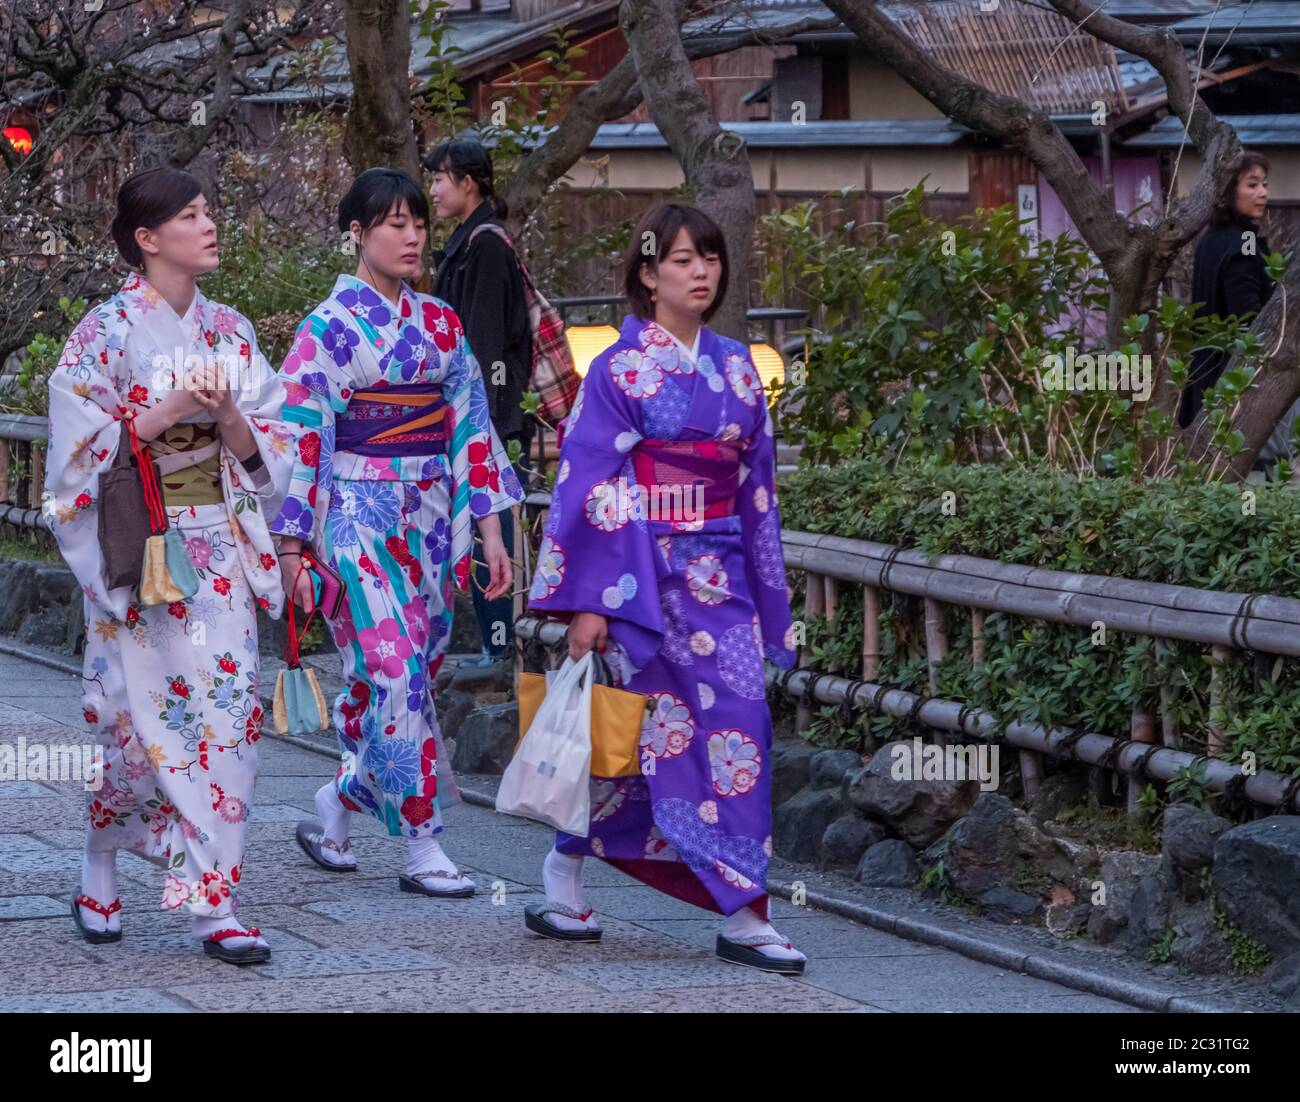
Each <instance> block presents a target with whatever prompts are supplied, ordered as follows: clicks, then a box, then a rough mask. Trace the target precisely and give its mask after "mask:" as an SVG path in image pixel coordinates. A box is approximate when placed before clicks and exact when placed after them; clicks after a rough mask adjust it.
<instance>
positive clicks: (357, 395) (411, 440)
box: [334, 383, 447, 459]
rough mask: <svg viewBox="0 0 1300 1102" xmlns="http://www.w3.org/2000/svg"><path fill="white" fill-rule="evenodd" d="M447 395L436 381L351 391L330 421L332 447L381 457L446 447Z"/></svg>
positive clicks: (436, 452) (441, 450) (427, 452)
mask: <svg viewBox="0 0 1300 1102" xmlns="http://www.w3.org/2000/svg"><path fill="white" fill-rule="evenodd" d="M446 417H447V400H446V399H445V398H443V396H442V387H441V386H440V385H439V384H437V383H431V384H427V385H421V386H391V387H382V388H380V389H377V390H357V391H353V393H352V399H351V401H349V402H348V408H347V409H346V410H344V411H343V414H342V416H341V417H340V418H339V420H338V424H337V426H336V432H337V435H336V436H335V439H334V447H335V449H336V450H338V451H346V452H354V453H355V454H357V455H365V456H373V457H375V458H379V459H387V458H391V457H393V456H401V455H441V454H442V453H444V452H446V450H447V431H446V424H447V421H446Z"/></svg>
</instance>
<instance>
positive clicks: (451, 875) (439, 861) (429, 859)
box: [406, 838, 474, 892]
mask: <svg viewBox="0 0 1300 1102" xmlns="http://www.w3.org/2000/svg"><path fill="white" fill-rule="evenodd" d="M422 872H423V873H428V872H444V873H447V874H448V876H447V877H442V876H429V877H423V876H417V875H416V874H417V873H422ZM406 875H407V876H414V877H415V878H416V879H417V880H419V881H420V883H421V884H423V885H424V886H425V887H426V888H429V889H430V890H431V891H435V892H449V891H456V890H458V889H460V888H472V887H474V881H473V880H471V879H470V878H469V877H468V876H466V875H464V873H462V872H461V871H460V870H459V869H458V868H456V865H455V863H454V862H453V861H452V859H451V858H450V857H448V856H447V855H446V854H445V853H443V851H442V846H441V845H439V844H438V839H437V838H408V839H407V842H406Z"/></svg>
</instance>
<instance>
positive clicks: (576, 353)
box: [564, 325, 618, 377]
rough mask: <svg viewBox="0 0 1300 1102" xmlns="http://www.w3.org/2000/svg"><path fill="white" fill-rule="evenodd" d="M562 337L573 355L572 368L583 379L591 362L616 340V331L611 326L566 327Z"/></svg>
mask: <svg viewBox="0 0 1300 1102" xmlns="http://www.w3.org/2000/svg"><path fill="white" fill-rule="evenodd" d="M564 336H565V338H566V339H567V340H568V342H569V351H570V352H571V353H572V354H573V366H574V367H575V368H576V369H577V371H578V374H579V375H582V376H584V377H585V376H586V374H587V368H589V367H590V366H591V361H592V360H594V359H595V358H596V357H597V356H599V355H600V354H601V353H602V352H604V351H605V349H607V348H608V347H609V346H610V345H611V344H613V343H614V342H615V341H616V340H618V330H617V329H615V328H614V327H613V326H612V325H566V326H565V327H564Z"/></svg>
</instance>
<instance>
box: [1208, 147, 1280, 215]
mask: <svg viewBox="0 0 1300 1102" xmlns="http://www.w3.org/2000/svg"><path fill="white" fill-rule="evenodd" d="M1253 168H1262V169H1263V170H1264V172H1265V173H1267V172H1268V158H1267V157H1265V156H1264V154H1262V153H1255V152H1254V151H1252V150H1247V151H1246V152H1245V153H1244V154H1242V158H1241V164H1240V165H1239V166H1238V168H1237V171H1236V172H1234V173H1233V175H1232V179H1231V180H1229V181H1228V185H1227V186H1226V187H1225V188H1224V189H1223V193H1222V194H1221V195H1220V196H1219V198H1218V201H1217V202H1216V203H1215V204H1214V221H1215V222H1216V223H1217V222H1235V221H1237V220H1238V219H1239V218H1240V217H1241V215H1239V214H1238V213H1237V185H1238V184H1239V183H1241V178H1242V177H1243V176H1245V175H1246V173H1248V172H1249V171H1250V170H1251V169H1253Z"/></svg>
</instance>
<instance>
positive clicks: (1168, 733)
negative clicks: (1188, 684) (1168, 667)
mask: <svg viewBox="0 0 1300 1102" xmlns="http://www.w3.org/2000/svg"><path fill="white" fill-rule="evenodd" d="M1173 701H1174V694H1173V690H1172V689H1170V688H1169V686H1168V685H1161V686H1160V741H1161V742H1163V743H1164V744H1165V745H1166V746H1178V745H1179V743H1180V742H1181V741H1182V740H1181V738H1180V737H1179V732H1178V717H1177V716H1175V715H1174V709H1173Z"/></svg>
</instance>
